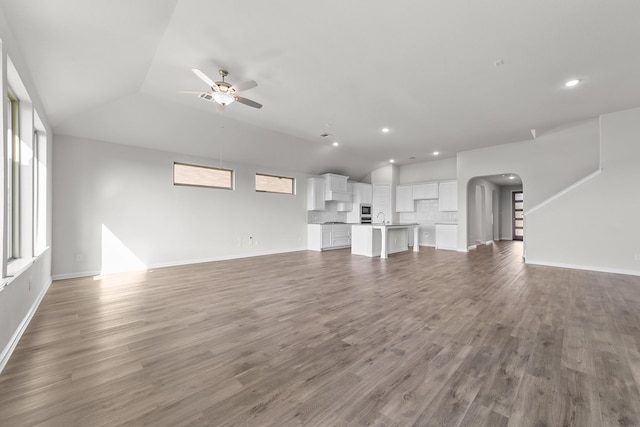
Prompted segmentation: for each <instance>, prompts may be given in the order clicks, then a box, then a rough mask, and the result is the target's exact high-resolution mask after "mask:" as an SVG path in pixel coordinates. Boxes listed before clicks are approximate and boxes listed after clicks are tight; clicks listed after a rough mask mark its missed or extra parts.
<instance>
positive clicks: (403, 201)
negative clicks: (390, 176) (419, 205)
mask: <svg viewBox="0 0 640 427" xmlns="http://www.w3.org/2000/svg"><path fill="white" fill-rule="evenodd" d="M415 210H416V205H415V203H414V202H413V185H396V212H415Z"/></svg>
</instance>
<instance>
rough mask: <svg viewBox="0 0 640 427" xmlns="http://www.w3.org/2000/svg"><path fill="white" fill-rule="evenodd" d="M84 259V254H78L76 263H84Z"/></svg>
mask: <svg viewBox="0 0 640 427" xmlns="http://www.w3.org/2000/svg"><path fill="white" fill-rule="evenodd" d="M82 258H83V256H82V254H76V262H80V261H82Z"/></svg>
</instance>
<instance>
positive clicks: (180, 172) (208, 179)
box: [173, 162, 233, 190]
mask: <svg viewBox="0 0 640 427" xmlns="http://www.w3.org/2000/svg"><path fill="white" fill-rule="evenodd" d="M173 184H174V185H190V186H194V187H211V188H223V189H227V190H233V170H231V169H221V168H214V167H210V166H198V165H189V164H186V163H177V162H175V163H174V164H173Z"/></svg>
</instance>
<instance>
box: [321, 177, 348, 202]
mask: <svg viewBox="0 0 640 427" xmlns="http://www.w3.org/2000/svg"><path fill="white" fill-rule="evenodd" d="M322 177H324V179H325V189H324V191H325V196H324V199H325V200H335V201H338V202H350V201H351V193H350V192H349V191H347V180H348V179H349V177H348V176H343V175H336V174H333V173H325V174H324V175H322Z"/></svg>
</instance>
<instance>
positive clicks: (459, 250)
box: [456, 249, 469, 254]
mask: <svg viewBox="0 0 640 427" xmlns="http://www.w3.org/2000/svg"><path fill="white" fill-rule="evenodd" d="M456 252H462V253H465V254H466V253H468V252H469V250H468V249H456Z"/></svg>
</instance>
